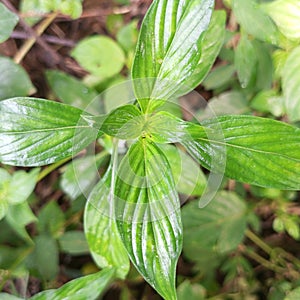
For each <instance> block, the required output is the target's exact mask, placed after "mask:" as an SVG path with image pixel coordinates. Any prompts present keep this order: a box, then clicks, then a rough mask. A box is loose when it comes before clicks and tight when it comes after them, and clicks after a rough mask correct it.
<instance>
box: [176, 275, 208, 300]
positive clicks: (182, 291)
mask: <svg viewBox="0 0 300 300" xmlns="http://www.w3.org/2000/svg"><path fill="white" fill-rule="evenodd" d="M205 295H206V291H205V289H204V287H203V286H202V285H200V284H198V283H194V284H191V283H190V282H189V281H188V280H185V281H184V282H183V283H181V284H180V286H179V287H178V288H177V296H178V300H187V299H188V300H204V299H205Z"/></svg>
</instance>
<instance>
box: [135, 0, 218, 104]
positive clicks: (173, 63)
mask: <svg viewBox="0 0 300 300" xmlns="http://www.w3.org/2000/svg"><path fill="white" fill-rule="evenodd" d="M213 5H214V1H213V0H203V1H196V0H192V1H186V2H181V1H175V0H172V1H167V0H161V1H158V0H156V1H154V2H153V3H152V5H151V7H150V8H149V10H148V12H147V15H146V17H145V18H144V21H143V24H142V27H141V31H140V36H139V41H138V45H137V50H136V55H135V59H134V63H133V68H132V77H133V79H141V80H137V81H134V88H135V92H136V96H137V98H138V99H139V100H142V99H145V98H152V99H154V100H157V99H167V98H171V97H173V96H174V95H177V96H179V95H180V94H185V93H186V92H187V91H188V90H192V89H193V88H194V87H195V86H196V85H197V84H198V83H199V82H200V81H201V80H202V79H203V74H201V73H200V76H199V78H198V77H197V76H196V74H197V73H196V69H197V66H198V63H199V61H200V59H201V54H202V48H204V47H207V48H209V46H211V44H213V47H216V52H217V50H219V42H212V41H211V39H210V38H208V40H207V41H206V42H207V43H208V44H209V46H208V45H205V44H204V41H203V39H204V33H205V31H206V30H207V29H208V26H209V22H210V19H211V14H212V10H213ZM166 28H167V30H166ZM206 51H208V49H207V50H206ZM212 52H213V51H212ZM212 52H210V53H212ZM215 56H216V55H212V56H210V57H207V58H206V59H208V60H209V61H210V63H211V64H212V62H213V61H214V59H215ZM198 71H199V69H198V70H197V72H198ZM191 78H193V79H192V82H190V79H191ZM140 104H141V106H142V109H143V110H145V108H146V107H147V105H148V103H147V102H146V103H143V101H142V102H141V101H140Z"/></svg>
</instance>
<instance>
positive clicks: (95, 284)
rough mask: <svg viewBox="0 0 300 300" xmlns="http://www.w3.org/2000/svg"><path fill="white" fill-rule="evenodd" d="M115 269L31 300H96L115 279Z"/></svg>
mask: <svg viewBox="0 0 300 300" xmlns="http://www.w3.org/2000/svg"><path fill="white" fill-rule="evenodd" d="M114 272H115V270H114V269H109V268H107V269H103V270H102V271H100V272H98V273H95V274H91V275H87V276H84V277H80V278H77V279H74V280H72V281H70V282H68V283H66V284H64V285H63V286H62V287H61V288H59V289H57V290H47V291H43V292H41V293H39V294H37V295H35V296H33V297H31V298H30V300H54V299H55V300H96V299H98V297H99V294H102V293H103V291H105V289H106V288H107V286H108V285H109V283H110V282H111V280H112V279H113V277H114Z"/></svg>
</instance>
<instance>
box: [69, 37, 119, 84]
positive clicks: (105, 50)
mask: <svg viewBox="0 0 300 300" xmlns="http://www.w3.org/2000/svg"><path fill="white" fill-rule="evenodd" d="M71 55H72V57H74V58H75V59H76V60H77V61H78V63H79V64H80V65H81V66H82V67H83V68H84V69H86V70H87V71H89V72H90V73H91V74H92V75H95V76H97V77H98V78H100V79H101V80H103V79H105V78H108V77H112V76H113V75H116V74H118V73H119V72H120V71H121V70H122V68H123V66H124V61H125V56H124V53H123V50H122V49H121V48H120V47H119V45H118V44H117V43H116V42H115V41H114V40H112V39H111V38H109V37H106V36H100V35H98V36H92V37H88V38H85V39H84V40H82V41H80V42H79V43H78V45H77V46H76V47H75V48H74V49H73V51H72V53H71Z"/></svg>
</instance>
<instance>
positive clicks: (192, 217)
mask: <svg viewBox="0 0 300 300" xmlns="http://www.w3.org/2000/svg"><path fill="white" fill-rule="evenodd" d="M246 211H247V210H246V205H245V203H244V201H243V200H242V199H241V198H239V197H238V196H237V195H236V194H234V193H232V192H225V191H222V192H220V193H218V194H217V195H216V197H215V198H214V200H213V201H211V203H209V204H208V205H207V206H205V207H204V208H199V205H198V202H197V201H192V202H190V203H188V204H187V205H185V206H184V207H183V209H182V221H183V229H184V246H183V251H184V254H185V255H187V257H188V258H190V259H191V260H195V261H197V260H198V259H200V260H201V259H203V258H202V257H199V255H200V256H201V254H202V255H203V254H204V253H206V252H213V253H217V254H223V253H226V252H228V251H232V250H234V249H235V248H236V247H237V246H238V244H239V243H240V242H241V241H242V239H243V237H244V232H245V229H246V220H247V219H246Z"/></svg>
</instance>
